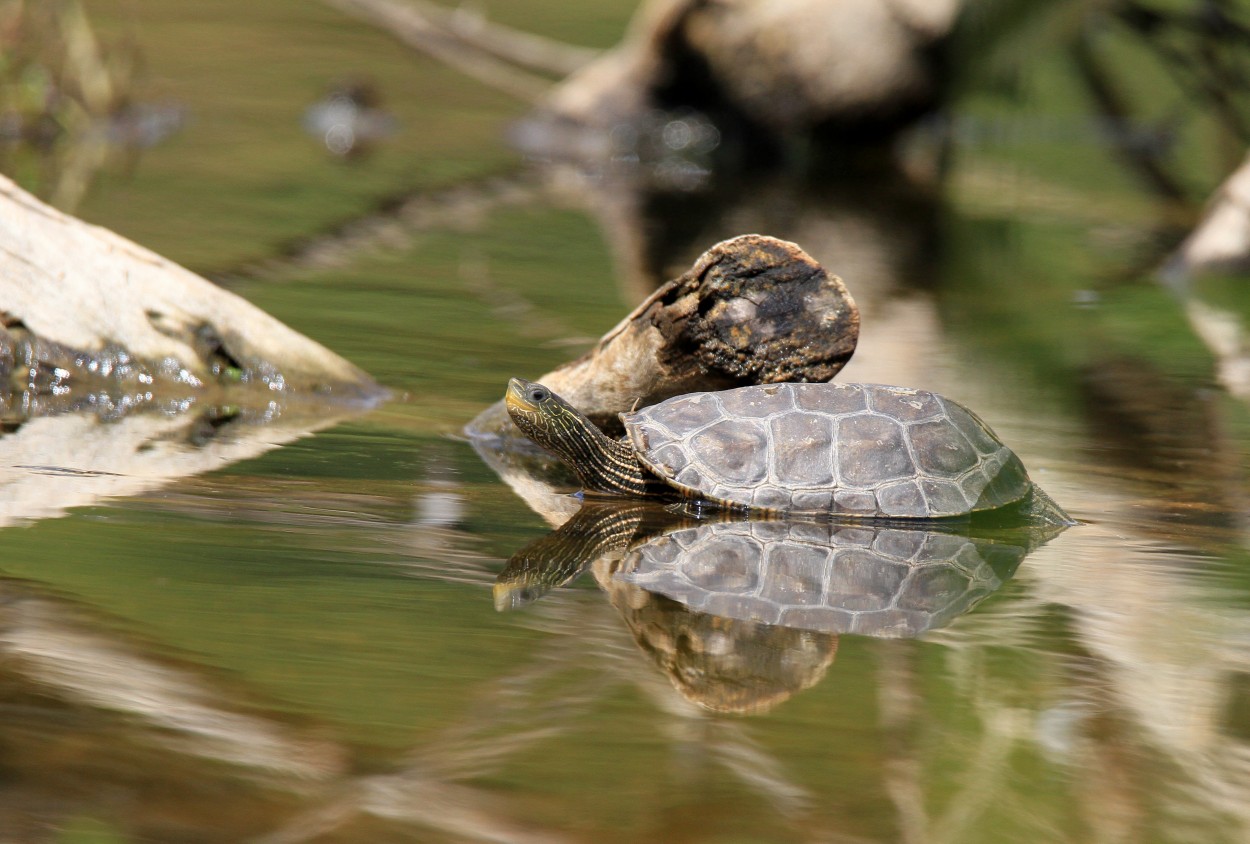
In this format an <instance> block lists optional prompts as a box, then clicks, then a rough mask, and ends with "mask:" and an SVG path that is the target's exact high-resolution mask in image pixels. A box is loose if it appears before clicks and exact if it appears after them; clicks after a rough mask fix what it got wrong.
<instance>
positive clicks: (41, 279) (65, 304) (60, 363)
mask: <svg viewBox="0 0 1250 844" xmlns="http://www.w3.org/2000/svg"><path fill="white" fill-rule="evenodd" d="M0 267H3V271H2V272H0V410H2V409H3V405H4V404H5V399H6V397H11V396H12V395H13V394H15V393H17V394H24V395H25V396H27V398H28V399H31V398H32V397H33V398H34V401H33V404H46V405H48V407H47V408H45V410H51V409H57V408H61V409H64V408H65V407H67V406H68V405H66V399H65V397H66V395H67V394H73V393H77V392H81V391H95V390H106V391H109V392H112V393H118V392H120V393H127V394H130V395H132V396H133V395H138V396H141V397H146V398H145V399H143V401H151V400H152V399H151V397H152V394H160V393H162V392H165V393H172V394H177V395H180V396H188V395H202V394H204V393H206V392H208V391H210V390H212V389H215V388H217V387H226V386H229V387H239V386H250V387H255V388H257V389H258V390H259V392H260V395H261V396H263V397H264V399H265V400H269V399H272V398H278V397H279V396H282V397H289V396H298V395H317V396H318V397H320V398H333V399H337V400H340V401H352V402H360V401H371V400H376V399H377V398H378V397H380V396H381V395H382V394H383V391H382V390H381V388H380V387H378V385H377V384H376V383H375V382H374V381H373V379H371V378H370V377H369V376H368V375H367V374H366V373H364V372H363V371H362V370H360V369H358V368H357V367H355V366H353V365H352V364H350V363H348V362H347V361H345V360H344V359H343V358H341V357H339V356H338V355H335V354H334V353H333V352H330V351H329V350H327V349H326V348H324V347H323V346H321V345H319V344H317V343H315V342H314V341H312V340H310V339H308V338H307V337H305V336H304V335H302V334H299V333H297V332H296V331H293V330H292V329H290V328H288V327H287V326H285V325H283V324H282V323H281V322H279V321H278V320H276V319H274V318H273V317H271V316H269V315H268V314H266V313H264V312H263V311H261V310H260V309H259V308H257V307H255V306H253V305H251V304H249V303H248V302H246V301H244V300H243V299H241V298H239V297H238V296H236V295H234V294H232V293H229V292H227V291H225V290H222V289H221V288H219V287H216V286H215V285H213V284H212V283H211V282H209V281H207V280H205V279H203V278H201V277H199V276H197V275H195V274H194V273H192V272H190V271H188V270H186V269H183V268H182V267H180V266H178V265H177V264H174V263H173V262H171V261H168V260H166V259H164V258H162V257H160V256H159V255H156V254H155V253H153V252H150V251H148V250H146V249H144V248H143V247H141V246H138V245H136V244H134V243H132V242H130V241H128V240H126V239H125V238H122V237H120V236H118V235H116V234H114V233H112V232H110V231H107V230H105V229H102V228H98V227H96V226H91V225H88V224H86V223H83V222H82V221H80V220H77V219H75V218H73V217H70V216H68V215H66V214H63V213H61V212H59V211H57V210H56V209H54V208H51V207H49V206H47V205H45V204H43V203H42V202H40V201H39V200H37V199H35V198H34V197H33V196H31V195H30V194H28V193H26V192H25V191H23V190H22V189H21V188H19V187H17V185H15V184H14V183H13V182H12V181H10V180H8V179H6V178H4V177H0ZM234 400H235V401H241V400H242V397H241V396H239V397H238V398H236V399H234ZM141 403H142V402H141ZM26 405H27V407H28V409H29V408H30V406H31V405H32V401H27V402H26ZM36 412H38V410H36Z"/></svg>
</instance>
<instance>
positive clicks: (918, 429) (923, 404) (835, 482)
mask: <svg viewBox="0 0 1250 844" xmlns="http://www.w3.org/2000/svg"><path fill="white" fill-rule="evenodd" d="M621 420H622V421H623V422H624V423H625V430H626V436H627V437H628V441H629V442H630V443H631V444H632V445H633V447H634V450H635V451H636V452H637V453H638V458H639V460H640V461H641V462H642V463H643V465H644V466H646V467H647V468H648V469H650V470H651V471H652V472H654V473H655V474H656V475H657V476H659V477H660V478H662V479H663V480H665V481H666V482H668V483H669V484H670V485H672V486H673V487H674V488H676V489H678V490H680V491H681V492H682V493H684V494H686V495H689V496H693V497H696V498H702V499H706V500H710V501H713V502H715V503H718V504H726V505H730V506H734V507H746V508H751V509H760V510H775V511H782V512H787V513H812V514H829V513H832V514H837V515H845V516H852V517H860V518H942V517H948V516H960V515H966V514H968V513H972V512H976V511H980V510H991V509H994V508H996V507H1002V506H1004V505H1006V504H1010V503H1012V502H1015V501H1019V500H1020V499H1022V498H1024V496H1025V495H1027V494H1028V492H1029V490H1030V489H1031V487H1032V484H1031V483H1030V482H1029V477H1028V474H1027V473H1026V472H1025V470H1024V466H1023V464H1022V463H1021V462H1020V459H1019V458H1018V457H1016V455H1015V454H1014V453H1013V452H1012V451H1011V449H1009V448H1007V447H1006V446H1005V445H1003V444H1002V442H1001V441H999V439H998V437H996V436H994V434H993V432H991V431H990V429H989V428H988V427H986V425H985V423H984V422H982V421H981V420H980V419H978V418H977V417H976V415H975V414H973V413H972V412H971V411H969V410H968V409H967V408H965V407H963V406H962V405H960V404H958V403H956V402H953V401H951V400H950V399H948V398H944V397H942V396H939V395H936V394H935V393H929V392H925V391H924V390H910V389H906V388H903V387H887V386H882V385H879V384H768V385H761V386H754V387H740V388H738V389H735V390H724V391H722V392H715V393H691V394H689V395H684V396H679V397H677V398H672V399H669V400H668V401H665V402H661V403H660V404H657V405H653V406H651V407H647V408H643V409H642V410H639V411H637V412H635V413H626V414H622V415H621Z"/></svg>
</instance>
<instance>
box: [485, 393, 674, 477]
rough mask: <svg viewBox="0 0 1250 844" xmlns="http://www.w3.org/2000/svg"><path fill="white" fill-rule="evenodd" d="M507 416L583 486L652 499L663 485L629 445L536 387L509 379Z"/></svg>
mask: <svg viewBox="0 0 1250 844" xmlns="http://www.w3.org/2000/svg"><path fill="white" fill-rule="evenodd" d="M507 405H508V414H509V415H510V416H511V417H512V421H513V422H515V423H516V425H517V427H518V428H520V429H521V430H522V431H523V432H524V433H525V435H526V436H527V437H529V438H530V439H531V440H533V441H534V442H536V443H538V445H540V446H542V447H543V448H545V449H546V450H547V451H549V452H551V453H552V454H554V455H555V456H556V457H559V458H560V459H561V460H563V461H564V462H565V464H567V465H568V467H569V468H570V469H572V470H573V471H574V472H576V473H577V477H578V478H579V479H580V480H581V482H582V486H583V487H584V488H585V489H587V490H592V491H596V492H609V493H613V494H615V495H629V496H655V495H659V494H662V492H667V491H668V487H667V485H666V484H664V483H663V482H662V481H660V480H659V479H658V478H656V477H655V476H653V475H651V474H650V473H649V472H647V471H645V470H644V469H643V468H642V464H641V463H639V462H638V456H637V455H636V454H635V453H634V450H633V449H632V448H630V447H629V446H628V445H626V444H624V443H622V442H619V441H617V440H614V439H612V438H610V437H608V436H606V435H605V434H604V433H603V432H602V431H600V430H599V429H598V428H596V427H595V425H594V423H593V422H591V421H590V420H589V419H587V418H586V417H585V416H584V415H583V414H582V413H580V412H579V411H578V410H577V409H576V408H574V407H573V406H572V405H570V404H569V403H568V402H566V401H565V400H564V399H562V398H560V397H559V396H557V395H556V394H555V393H552V392H551V391H550V390H547V389H546V388H545V387H543V386H542V385H540V384H533V383H531V382H528V381H521V380H520V379H513V381H512V382H511V383H510V384H509V387H508V394H507Z"/></svg>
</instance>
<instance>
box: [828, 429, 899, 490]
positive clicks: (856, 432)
mask: <svg viewBox="0 0 1250 844" xmlns="http://www.w3.org/2000/svg"><path fill="white" fill-rule="evenodd" d="M915 473H916V466H915V464H914V463H912V459H911V453H910V452H909V451H908V450H907V443H906V441H905V439H904V432H903V426H902V425H900V424H899V423H898V422H895V421H894V420H893V419H890V418H888V417H885V416H878V415H876V414H867V413H865V414H856V415H854V416H850V417H846V418H843V419H841V420H839V422H838V477H839V478H841V480H842V483H843V484H846V485H847V486H856V487H875V486H877V485H878V484H881V483H883V482H885V481H891V480H896V479H899V478H906V477H910V476H912V475H914V474H915Z"/></svg>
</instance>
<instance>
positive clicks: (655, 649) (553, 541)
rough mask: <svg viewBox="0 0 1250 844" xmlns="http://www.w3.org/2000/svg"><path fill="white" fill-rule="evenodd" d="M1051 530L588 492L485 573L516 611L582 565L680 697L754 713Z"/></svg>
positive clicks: (938, 614)
mask: <svg viewBox="0 0 1250 844" xmlns="http://www.w3.org/2000/svg"><path fill="white" fill-rule="evenodd" d="M1061 530H1063V527H1062V526H1054V525H1045V526H1038V525H1036V524H1031V525H1004V524H1003V523H1002V522H1001V521H1000V522H998V523H991V522H986V521H984V520H982V521H965V522H962V523H960V524H957V525H945V524H940V523H939V524H934V523H929V524H927V525H925V526H924V527H923V528H918V527H917V526H915V525H899V524H872V523H852V524H846V523H831V522H824V523H808V522H785V521H730V520H724V521H707V522H694V523H692V522H691V520H690V519H688V518H683V517H682V516H681V515H680V514H678V513H676V512H674V511H673V510H672V509H665V508H660V507H657V506H655V505H647V504H637V503H626V504H618V503H614V502H613V503H608V502H590V501H588V502H586V503H584V504H583V506H582V509H581V510H579V511H578V513H577V514H576V515H575V516H574V517H573V518H572V519H570V520H569V521H568V522H566V523H565V524H564V525H563V526H562V527H560V528H559V529H557V530H555V531H553V532H552V533H550V534H548V535H547V536H545V537H542V538H541V539H539V540H537V541H535V542H533V543H531V544H530V545H528V546H526V547H525V548H523V549H522V550H521V551H519V552H517V553H516V554H515V555H514V556H513V557H512V559H511V560H510V561H509V563H508V565H507V567H506V568H505V569H504V570H503V572H501V573H500V575H499V577H498V579H497V580H496V583H495V605H496V607H497V608H498V609H507V608H516V607H520V606H523V605H524V604H527V603H530V602H532V601H534V600H537V599H538V598H539V597H541V596H542V595H543V594H544V593H546V592H547V591H549V590H551V589H553V588H556V587H558V586H560V585H563V584H564V583H567V582H569V581H571V580H573V579H574V578H576V577H577V576H578V575H579V574H580V573H582V572H583V571H585V570H586V569H587V568H592V570H593V572H594V575H595V577H596V579H597V580H598V582H599V585H600V586H601V587H603V589H604V590H605V591H606V592H607V593H608V595H609V597H610V599H611V601H612V604H613V606H615V607H616V609H617V610H618V611H619V612H620V613H621V616H622V618H623V620H624V621H625V624H626V626H627V627H628V628H629V630H630V632H631V633H632V634H633V636H634V638H635V640H636V641H637V643H638V644H639V646H640V647H641V648H642V649H643V651H645V652H646V653H647V654H649V655H650V656H651V657H652V658H653V659H654V660H655V661H656V663H657V664H658V665H659V666H660V668H661V669H662V670H663V671H664V673H665V674H667V675H668V677H669V679H670V680H671V681H672V682H673V684H674V686H676V688H677V689H678V691H679V692H681V693H682V694H683V695H684V696H685V697H686V698H688V699H689V700H691V701H692V702H694V703H697V704H699V705H701V706H704V707H706V708H709V709H713V710H716V711H721V712H739V713H745V712H759V711H763V710H766V709H768V708H771V707H772V706H774V705H776V704H777V703H780V702H781V701H783V700H785V699H787V698H789V697H790V696H791V695H793V694H794V693H795V692H797V691H800V690H802V689H805V688H808V687H810V686H812V685H814V684H815V683H816V682H818V681H819V680H820V678H821V677H823V676H824V674H825V672H826V670H827V669H828V667H829V665H830V664H831V663H832V662H833V659H834V655H835V653H836V651H837V643H838V636H839V634H842V633H854V634H858V635H866V636H876V637H891V638H912V637H916V636H919V635H921V634H922V633H924V632H926V631H928V630H933V629H936V628H939V627H942V626H944V625H946V624H949V623H950V622H951V621H953V620H954V619H955V618H956V617H958V616H959V615H961V614H963V613H965V612H967V611H969V610H970V609H972V608H973V607H974V606H975V605H976V604H977V603H979V602H980V601H981V600H982V599H983V598H985V597H986V596H987V595H989V594H991V593H992V592H994V591H995V590H996V589H998V588H999V587H1000V586H1001V585H1002V584H1003V583H1004V582H1005V581H1006V580H1007V579H1009V578H1010V577H1011V576H1012V574H1013V573H1014V572H1015V570H1016V568H1017V567H1018V566H1019V564H1020V562H1021V561H1022V560H1023V559H1024V557H1025V556H1026V555H1027V554H1028V553H1029V551H1031V550H1032V549H1033V548H1035V547H1037V546H1038V545H1040V544H1042V543H1043V542H1045V541H1047V540H1048V539H1050V538H1051V537H1053V536H1054V535H1056V534H1057V533H1058V532H1060V531H1061Z"/></svg>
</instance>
